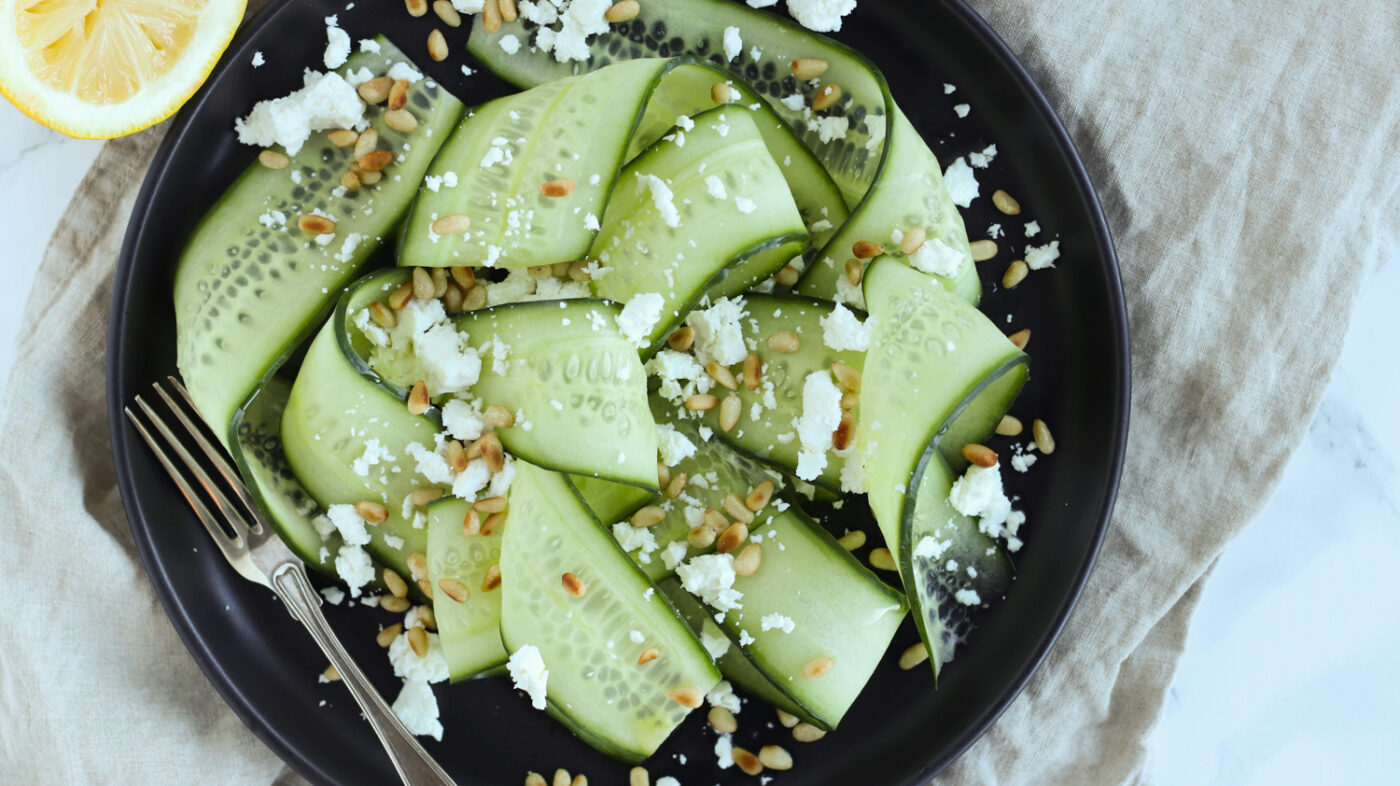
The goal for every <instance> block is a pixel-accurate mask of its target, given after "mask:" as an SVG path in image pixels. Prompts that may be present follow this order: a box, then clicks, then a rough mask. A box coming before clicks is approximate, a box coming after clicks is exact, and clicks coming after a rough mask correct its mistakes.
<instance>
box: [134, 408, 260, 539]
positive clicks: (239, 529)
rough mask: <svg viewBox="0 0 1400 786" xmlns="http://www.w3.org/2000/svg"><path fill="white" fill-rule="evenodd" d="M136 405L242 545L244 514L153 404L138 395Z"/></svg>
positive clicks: (245, 526)
mask: <svg viewBox="0 0 1400 786" xmlns="http://www.w3.org/2000/svg"><path fill="white" fill-rule="evenodd" d="M136 406H138V407H140V408H141V411H142V412H143V413H144V414H145V415H146V419H147V420H148V421H150V423H151V425H152V426H155V429H156V431H158V432H160V435H161V436H162V437H164V438H165V443H166V444H167V445H169V446H170V447H171V448H173V449H174V450H175V453H176V454H177V455H178V456H179V457H180V459H181V460H182V461H184V462H185V469H187V470H189V471H190V472H192V473H194V476H195V477H196V478H197V479H198V480H199V484H200V485H201V486H203V487H204V492H205V493H206V494H208V495H209V497H210V499H212V500H214V505H215V506H216V507H217V508H218V509H219V512H220V513H222V514H223V515H224V519H225V520H226V521H227V523H228V525H229V526H230V527H231V528H232V529H233V531H234V534H235V535H236V536H237V537H236V538H235V540H236V541H237V543H238V545H240V546H242V545H243V539H244V538H246V537H247V536H248V529H249V528H248V522H247V521H245V520H244V519H243V516H242V514H240V513H239V512H238V511H237V510H234V509H233V503H231V502H229V499H228V497H227V496H226V495H225V494H224V492H223V491H222V490H221V489H220V488H219V487H218V486H217V485H215V484H214V481H213V479H212V478H210V477H209V473H207V472H205V471H204V467H202V466H200V464H199V462H198V461H195V459H194V456H191V455H190V452H189V451H188V450H186V449H185V446H184V444H183V443H181V442H180V440H179V438H177V437H176V436H175V433H174V432H173V431H171V430H170V427H169V426H167V425H166V424H165V421H164V420H161V418H160V416H159V415H157V414H156V412H155V410H154V409H152V408H151V405H149V404H147V403H146V402H145V401H144V400H143V399H142V398H141V397H140V396H137V397H136Z"/></svg>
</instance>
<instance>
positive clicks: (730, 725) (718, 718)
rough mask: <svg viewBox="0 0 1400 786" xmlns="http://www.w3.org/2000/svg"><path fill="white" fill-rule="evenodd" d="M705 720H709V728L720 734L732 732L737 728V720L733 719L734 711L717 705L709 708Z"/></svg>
mask: <svg viewBox="0 0 1400 786" xmlns="http://www.w3.org/2000/svg"><path fill="white" fill-rule="evenodd" d="M706 720H708V721H709V722H710V728H712V729H714V730H715V731H717V732H719V733H720V734H733V733H734V732H736V731H738V730H739V722H738V721H736V720H734V713H732V712H730V711H729V710H727V709H725V708H724V707H721V706H719V705H715V706H713V707H711V708H710V714H709V715H708V716H706Z"/></svg>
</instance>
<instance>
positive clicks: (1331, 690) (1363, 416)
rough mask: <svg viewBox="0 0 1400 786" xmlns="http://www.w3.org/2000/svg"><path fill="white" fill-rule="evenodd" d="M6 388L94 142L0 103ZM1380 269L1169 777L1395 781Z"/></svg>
mask: <svg viewBox="0 0 1400 786" xmlns="http://www.w3.org/2000/svg"><path fill="white" fill-rule="evenodd" d="M0 139H3V140H5V141H6V144H5V145H3V146H0V237H4V238H5V239H6V245H7V248H6V253H4V254H0V274H3V280H4V281H5V282H6V284H7V287H6V288H7V290H8V291H9V292H10V293H11V297H10V307H9V308H5V309H0V375H2V376H0V379H8V376H9V369H10V367H11V365H12V364H13V363H14V362H15V360H16V358H15V347H14V337H15V335H16V331H17V330H18V328H19V317H20V308H19V306H20V304H21V303H22V302H23V299H24V293H27V292H28V290H29V287H30V284H31V282H32V280H33V277H34V273H35V271H36V269H37V268H38V265H39V259H40V257H41V255H42V253H43V250H44V247H45V245H46V244H47V242H48V237H49V235H50V234H51V233H52V231H53V228H54V227H55V225H56V224H57V223H58V219H59V216H60V215H62V212H63V208H64V207H65V206H66V205H67V203H68V200H69V199H70V198H71V197H72V195H73V192H74V190H75V189H76V188H77V186H78V183H79V181H80V180H81V179H82V175H83V173H84V171H86V169H87V167H88V165H89V164H90V163H91V161H92V159H93V157H94V156H95V155H96V154H97V150H98V148H99V147H100V143H97V142H83V141H76V140H71V139H67V138H66V137H63V136H61V135H59V134H57V133H54V132H51V131H47V130H45V129H42V128H40V127H39V126H37V125H35V124H34V123H31V122H30V121H28V120H27V119H26V118H24V117H23V116H22V115H20V114H19V113H18V112H16V111H15V110H14V109H13V108H12V107H11V106H10V105H9V104H7V103H5V102H3V101H0ZM1388 253H1389V257H1388V258H1387V259H1384V260H1378V261H1376V262H1375V264H1376V269H1375V272H1374V273H1373V274H1372V275H1371V277H1370V279H1369V281H1368V283H1367V286H1366V294H1365V295H1364V296H1363V298H1362V301H1361V303H1360V304H1359V307H1358V309H1357V311H1356V314H1355V317H1354V321H1353V324H1352V327H1351V332H1350V333H1349V335H1348V339H1347V344H1346V348H1345V351H1344V352H1343V354H1342V357H1341V361H1340V363H1339V365H1338V367H1337V371H1336V374H1335V376H1334V378H1333V380H1332V383H1331V386H1330V387H1329V388H1328V390H1327V393H1326V396H1325V398H1324V400H1323V402H1322V407H1321V409H1320V411H1319V412H1318V414H1317V417H1316V418H1315V419H1314V421H1313V423H1312V427H1311V429H1310V430H1309V432H1308V435H1307V437H1306V439H1305V440H1304V441H1303V444H1302V445H1301V446H1300V447H1299V449H1298V452H1297V454H1296V455H1295V456H1294V458H1293V461H1292V463H1291V464H1290V465H1289V467H1288V470H1287V472H1286V473H1285V474H1284V477H1283V480H1282V482H1281V484H1280V486H1279V489H1278V492H1277V493H1276V494H1275V495H1274V498H1273V499H1272V501H1271V502H1270V503H1269V505H1268V507H1267V508H1266V509H1265V511H1264V512H1263V513H1262V515H1261V516H1260V517H1259V519H1258V520H1257V521H1255V522H1254V524H1253V525H1251V526H1250V528H1249V529H1248V530H1247V531H1246V532H1245V533H1244V534H1243V535H1242V536H1241V537H1240V538H1239V539H1238V540H1236V541H1235V542H1234V543H1233V544H1231V546H1230V547H1229V548H1228V549H1227V550H1226V551H1225V554H1224V555H1223V556H1222V557H1221V559H1220V562H1219V564H1218V565H1217V567H1216V569H1215V572H1214V575H1213V577H1212V578H1211V580H1210V582H1209V584H1208V585H1207V587H1206V590H1205V592H1204V595H1203V597H1202V600H1201V605H1200V608H1199V610H1198V611H1197V612H1196V617H1195V620H1194V622H1193V624H1192V629H1191V634H1190V637H1189V639H1188V641H1187V646H1186V653H1185V656H1184V657H1183V658H1182V660H1181V663H1180V667H1179V671H1178V673H1177V675H1176V679H1175V681H1174V683H1173V684H1172V688H1171V694H1170V696H1169V697H1168V701H1167V705H1166V708H1165V711H1164V713H1163V717H1162V719H1161V722H1160V724H1159V727H1158V728H1157V730H1156V733H1155V734H1154V735H1153V738H1152V740H1151V743H1150V753H1151V762H1150V765H1149V768H1148V776H1149V779H1150V780H1152V781H1155V782H1160V783H1167V784H1230V785H1231V786H1235V785H1236V784H1270V785H1271V786H1272V785H1273V784H1292V783H1300V784H1301V783H1308V784H1313V783H1380V782H1386V781H1390V782H1393V780H1394V778H1395V777H1396V774H1397V773H1400V746H1397V745H1395V739H1396V737H1397V731H1400V722H1398V721H1397V719H1396V718H1397V714H1396V713H1397V710H1398V709H1400V683H1397V681H1396V680H1395V671H1396V669H1395V667H1396V665H1397V664H1398V663H1400V657H1397V655H1396V653H1397V652H1400V570H1398V569H1397V567H1396V566H1397V565H1400V469H1397V467H1400V447H1398V445H1400V408H1397V407H1396V406H1395V404H1394V400H1395V396H1396V392H1397V391H1400V364H1397V363H1396V362H1395V361H1394V360H1393V358H1392V353H1393V345H1394V339H1395V337H1396V336H1400V310H1397V309H1396V308H1395V307H1394V302H1393V301H1394V295H1395V293H1397V292H1400V250H1396V249H1390V250H1389V252H1388Z"/></svg>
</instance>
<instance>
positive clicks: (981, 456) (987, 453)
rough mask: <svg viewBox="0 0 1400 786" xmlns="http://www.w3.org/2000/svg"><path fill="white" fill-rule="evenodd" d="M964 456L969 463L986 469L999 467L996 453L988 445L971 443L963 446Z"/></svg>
mask: <svg viewBox="0 0 1400 786" xmlns="http://www.w3.org/2000/svg"><path fill="white" fill-rule="evenodd" d="M962 455H963V458H965V459H967V460H968V462H969V463H971V464H976V465H977V466H979V467H982V468H984V469H985V468H987V467H995V466H996V465H997V454H996V451H994V450H992V449H991V448H989V447H987V446H986V445H979V444H977V443H976V442H969V443H967V444H966V445H963V447H962Z"/></svg>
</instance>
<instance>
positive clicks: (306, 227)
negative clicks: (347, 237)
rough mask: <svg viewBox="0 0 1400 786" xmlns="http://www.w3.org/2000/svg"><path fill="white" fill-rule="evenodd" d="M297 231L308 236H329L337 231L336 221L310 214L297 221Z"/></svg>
mask: <svg viewBox="0 0 1400 786" xmlns="http://www.w3.org/2000/svg"><path fill="white" fill-rule="evenodd" d="M297 229H300V230H301V231H303V232H305V233H307V234H308V235H329V234H330V233H332V232H334V231H335V221H334V220H332V219H329V218H326V217H325V216H317V215H311V214H308V215H304V216H302V217H301V218H298V219H297Z"/></svg>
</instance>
